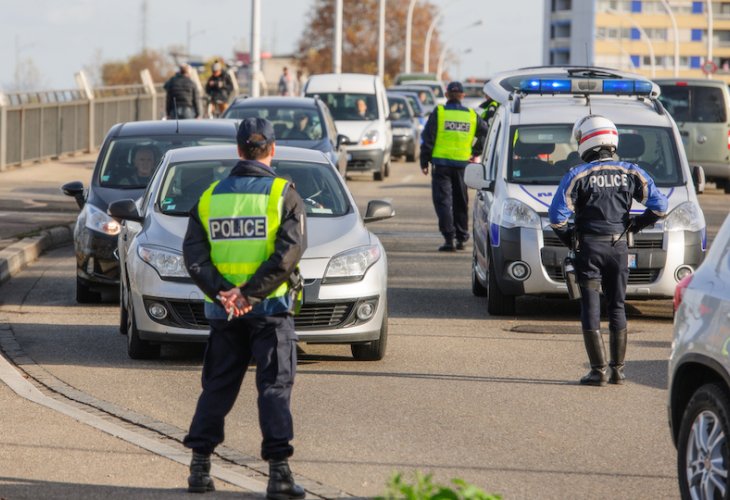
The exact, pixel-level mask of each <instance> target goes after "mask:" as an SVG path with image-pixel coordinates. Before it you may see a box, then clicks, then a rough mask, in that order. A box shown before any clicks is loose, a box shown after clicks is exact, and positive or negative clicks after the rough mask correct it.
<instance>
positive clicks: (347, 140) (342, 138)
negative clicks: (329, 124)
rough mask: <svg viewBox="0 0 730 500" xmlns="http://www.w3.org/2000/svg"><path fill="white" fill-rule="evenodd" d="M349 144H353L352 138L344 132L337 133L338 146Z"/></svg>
mask: <svg viewBox="0 0 730 500" xmlns="http://www.w3.org/2000/svg"><path fill="white" fill-rule="evenodd" d="M348 144H352V141H350V138H349V137H347V136H346V135H343V134H337V147H338V148H339V147H340V146H347V145H348Z"/></svg>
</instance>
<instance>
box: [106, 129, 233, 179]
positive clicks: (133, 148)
mask: <svg viewBox="0 0 730 500" xmlns="http://www.w3.org/2000/svg"><path fill="white" fill-rule="evenodd" d="M235 142H236V138H235V136H234V134H233V133H231V135H230V137H202V136H185V135H171V136H149V135H146V136H140V137H120V138H117V139H112V140H111V142H110V143H109V147H107V148H106V150H105V151H104V158H103V159H102V161H101V169H100V171H99V185H100V186H101V187H106V188H122V189H125V188H126V189H141V188H144V187H147V184H148V183H149V181H150V179H151V178H152V174H153V173H154V172H155V169H156V168H157V164H158V163H159V161H160V159H162V157H163V156H164V154H165V153H166V152H167V151H168V150H170V149H176V148H185V147H188V146H210V145H216V144H235Z"/></svg>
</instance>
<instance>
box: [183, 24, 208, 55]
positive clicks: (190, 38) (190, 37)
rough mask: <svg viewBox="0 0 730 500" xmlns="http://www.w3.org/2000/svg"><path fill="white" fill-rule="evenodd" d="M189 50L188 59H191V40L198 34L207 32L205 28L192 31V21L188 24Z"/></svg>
mask: <svg viewBox="0 0 730 500" xmlns="http://www.w3.org/2000/svg"><path fill="white" fill-rule="evenodd" d="M187 28H188V29H187V52H188V59H190V40H192V39H193V37H196V36H198V35H203V34H205V30H198V31H193V32H191V31H190V21H188V25H187Z"/></svg>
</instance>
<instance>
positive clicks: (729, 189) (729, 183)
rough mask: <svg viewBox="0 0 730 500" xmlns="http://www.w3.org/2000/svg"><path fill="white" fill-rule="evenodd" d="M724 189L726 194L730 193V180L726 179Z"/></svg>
mask: <svg viewBox="0 0 730 500" xmlns="http://www.w3.org/2000/svg"><path fill="white" fill-rule="evenodd" d="M722 189H723V190H724V191H725V194H730V181H725V184H724V185H723V187H722Z"/></svg>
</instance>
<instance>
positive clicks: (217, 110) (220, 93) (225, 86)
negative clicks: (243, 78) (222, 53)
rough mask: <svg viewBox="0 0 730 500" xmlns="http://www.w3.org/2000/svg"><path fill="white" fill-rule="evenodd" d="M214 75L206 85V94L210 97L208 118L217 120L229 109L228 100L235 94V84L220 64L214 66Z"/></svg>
mask: <svg viewBox="0 0 730 500" xmlns="http://www.w3.org/2000/svg"><path fill="white" fill-rule="evenodd" d="M212 69H213V73H212V74H211V75H210V78H208V83H206V84H205V93H206V94H207V95H208V116H209V117H211V118H217V117H219V116H220V115H222V114H223V112H224V111H225V110H226V108H227V107H228V99H229V98H230V95H231V92H233V82H232V81H231V77H230V75H229V74H228V73H226V72H224V71H223V65H222V64H221V63H219V62H216V63H215V64H213V68H212Z"/></svg>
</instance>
